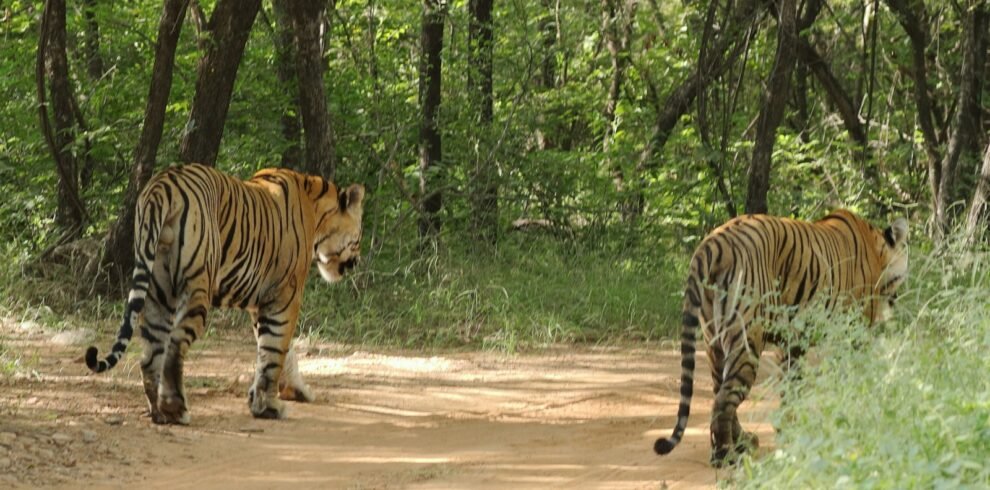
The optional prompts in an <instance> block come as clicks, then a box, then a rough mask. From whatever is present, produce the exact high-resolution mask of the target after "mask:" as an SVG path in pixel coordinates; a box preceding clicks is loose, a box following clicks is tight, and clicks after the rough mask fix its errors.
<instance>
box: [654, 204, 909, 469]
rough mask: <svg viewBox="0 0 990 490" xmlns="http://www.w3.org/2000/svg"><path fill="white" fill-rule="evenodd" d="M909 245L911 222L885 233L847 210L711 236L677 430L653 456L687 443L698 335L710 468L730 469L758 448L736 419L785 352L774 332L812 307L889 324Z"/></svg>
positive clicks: (688, 330)
mask: <svg viewBox="0 0 990 490" xmlns="http://www.w3.org/2000/svg"><path fill="white" fill-rule="evenodd" d="M907 238H908V226H907V221H905V220H904V219H903V218H900V219H897V220H896V221H894V222H893V223H892V224H891V225H890V226H889V227H887V228H886V229H883V230H880V229H878V228H875V227H874V226H872V225H870V224H869V223H867V222H866V221H864V220H863V219H861V218H859V217H858V216H856V215H855V214H853V213H852V212H850V211H847V210H838V211H835V212H833V213H831V214H829V215H828V216H826V217H824V218H822V219H820V220H818V221H816V222H813V223H811V222H806V221H798V220H793V219H788V218H778V217H773V216H767V215H747V216H741V217H737V218H734V219H732V220H730V221H728V222H726V223H725V224H723V225H722V226H720V227H718V228H716V229H715V230H714V231H712V232H711V233H710V234H709V235H708V236H707V237H705V238H704V240H702V242H701V244H700V245H699V246H698V247H697V249H696V250H695V252H694V254H693V255H692V258H691V263H690V272H689V275H688V279H687V286H686V288H685V292H684V303H683V312H682V334H681V371H682V374H681V389H680V393H681V399H680V405H679V408H678V411H677V422H676V426H675V427H674V430H673V433H672V435H671V436H670V437H669V438H660V439H657V441H656V444H655V445H654V450H655V451H656V452H657V453H658V454H667V453H669V452H670V451H672V450H673V449H674V447H676V446H677V444H678V443H679V442H680V440H681V438H682V437H683V436H684V430H685V428H686V427H687V421H688V414H689V413H690V408H691V396H692V394H693V384H694V367H695V363H694V358H695V343H696V340H697V334H698V329H699V328H700V329H701V332H702V334H703V338H704V342H705V350H706V351H707V354H708V359H709V361H710V363H711V370H712V373H711V374H712V380H713V382H714V393H715V402H714V406H713V408H712V419H711V429H710V433H711V444H712V458H711V460H712V464H713V465H715V466H722V465H724V464H726V463H729V464H731V463H733V462H734V460H735V458H736V457H737V456H738V455H739V454H740V453H742V452H744V451H746V450H748V449H753V448H755V447H757V446H758V444H759V443H758V440H757V437H756V436H755V435H754V434H752V433H748V432H744V431H743V430H742V426H741V425H740V423H739V418H738V416H737V414H736V410H737V408H738V407H739V404H740V403H742V402H743V400H745V399H746V397H747V395H748V394H749V391H750V389H751V388H752V387H753V384H754V382H755V380H756V373H757V367H758V366H759V359H760V354H761V353H762V352H763V346H764V343H766V342H773V343H775V344H778V345H780V344H786V342H784V341H783V339H782V338H781V336H780V335H777V334H775V333H774V332H773V330H775V329H770V328H768V327H770V326H773V325H777V324H780V323H781V322H784V323H786V322H787V321H788V320H789V319H790V318H793V316H794V314H795V313H796V312H797V311H798V310H800V309H802V308H804V307H805V306H806V305H808V304H809V303H810V302H812V301H814V302H820V303H822V304H824V306H825V308H826V310H829V309H833V308H836V307H862V308H863V314H864V316H865V319H866V320H867V322H869V323H870V324H873V323H876V322H879V321H882V320H885V319H886V318H887V317H888V316H889V314H890V310H891V308H892V307H893V305H894V301H895V300H896V298H897V288H898V286H900V285H901V284H902V283H903V282H904V281H905V280H906V278H907V273H908V249H907ZM780 347H781V348H782V349H783V350H784V352H785V357H787V358H788V360H789V361H790V360H793V358H795V357H798V356H800V355H802V354H803V351H802V349H801V347H799V346H794V345H790V346H788V345H780Z"/></svg>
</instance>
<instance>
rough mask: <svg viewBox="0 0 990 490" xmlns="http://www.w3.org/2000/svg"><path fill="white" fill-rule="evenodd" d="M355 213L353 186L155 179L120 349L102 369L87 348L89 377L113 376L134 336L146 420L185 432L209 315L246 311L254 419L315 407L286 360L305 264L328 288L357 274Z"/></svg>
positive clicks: (139, 233) (188, 176) (281, 174)
mask: <svg viewBox="0 0 990 490" xmlns="http://www.w3.org/2000/svg"><path fill="white" fill-rule="evenodd" d="M363 202H364V187H362V186H361V185H357V184H355V185H352V186H350V187H348V188H347V189H346V190H342V189H338V188H337V186H336V185H334V184H333V183H332V182H330V181H327V180H325V179H323V178H322V177H317V176H312V175H305V174H301V173H297V172H294V171H292V170H286V169H266V170H261V171H259V172H257V173H256V174H255V175H254V176H253V177H252V178H251V179H249V180H247V181H241V180H239V179H236V178H234V177H231V176H229V175H226V174H224V173H221V172H219V171H217V170H215V169H213V168H211V167H206V166H203V165H196V164H193V165H184V166H178V167H172V168H169V169H168V170H165V171H164V172H162V173H160V174H158V175H156V176H155V177H153V178H152V179H151V180H150V181H149V182H148V185H147V186H146V187H145V189H144V190H143V191H142V192H141V196H140V198H139V199H138V204H137V212H136V217H135V222H134V263H135V267H134V273H133V276H132V283H131V290H130V294H129V296H128V300H127V306H126V309H125V311H124V320H123V324H122V325H121V327H120V331H119V332H118V334H117V341H116V343H114V345H113V348H112V349H111V352H110V354H109V355H108V356H107V357H106V358H105V359H103V360H99V359H98V352H97V349H96V348H95V347H90V348H89V349H88V350H87V351H86V365H87V366H88V367H89V368H90V369H91V370H93V371H95V372H103V371H106V370H108V369H110V368H112V367H114V365H116V364H117V362H118V361H119V360H120V358H121V356H123V354H124V351H125V350H126V349H127V345H128V344H129V343H130V339H131V335H132V333H133V329H134V328H135V327H137V328H138V330H139V331H140V334H141V339H142V341H144V343H145V349H144V358H143V360H142V361H141V372H142V375H143V379H144V390H145V395H146V396H147V398H148V406H149V409H150V413H151V418H152V420H153V421H154V422H155V423H178V424H188V423H189V410H188V400H187V398H186V395H185V390H184V389H183V383H182V366H183V363H184V361H185V357H186V353H187V352H188V350H189V347H190V346H191V345H192V343H193V342H195V341H196V339H198V338H200V337H202V336H203V334H204V332H205V329H206V316H207V312H208V311H209V309H210V307H211V306H214V307H228V308H238V309H242V310H247V311H248V312H249V313H250V314H251V318H252V320H253V323H254V333H255V337H256V339H257V345H258V351H257V368H256V372H255V378H254V383H253V384H252V386H251V388H250V390H249V391H248V398H249V401H248V403H249V406H250V409H251V413H252V414H253V415H254V416H255V417H259V418H282V417H284V414H285V407H284V404H283V403H282V402H281V401H279V399H278V398H279V395H281V397H282V398H284V399H296V400H300V401H311V400H312V395H311V394H310V392H309V389H308V388H307V387H306V386H305V384H304V382H303V381H302V378H301V377H300V376H299V373H298V370H297V366H296V365H295V356H294V355H293V354H292V353H291V352H290V347H291V341H292V335H293V332H294V331H295V328H296V321H297V319H298V317H299V308H300V306H301V305H302V298H303V288H304V285H305V283H306V276H307V275H308V273H309V268H310V264H311V263H312V262H313V260H314V259H315V260H316V261H317V265H318V268H319V270H320V274H321V275H322V276H323V278H324V279H325V280H326V281H328V282H336V281H339V280H340V279H341V278H342V277H343V275H344V273H345V272H347V270H349V269H350V268H351V267H353V266H354V264H355V261H357V260H358V258H359V256H360V251H361V215H362V210H363ZM287 354H288V356H287ZM287 357H288V365H286V358H287ZM283 367H284V368H285V370H286V372H285V375H284V376H283ZM280 381H281V382H280ZM280 384H281V390H280V386H279V385H280Z"/></svg>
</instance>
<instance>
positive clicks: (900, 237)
mask: <svg viewBox="0 0 990 490" xmlns="http://www.w3.org/2000/svg"><path fill="white" fill-rule="evenodd" d="M873 241H874V246H875V247H876V250H877V257H878V258H879V259H880V267H881V268H882V272H881V273H880V278H879V280H878V281H877V282H876V296H877V300H878V301H877V302H878V306H879V308H878V311H876V312H875V313H876V315H875V318H876V319H877V320H879V321H885V320H887V319H889V318H890V317H891V316H892V315H893V308H894V303H895V302H896V301H897V288H898V287H900V285H901V284H903V283H904V281H906V280H907V276H908V243H907V242H908V223H907V220H905V219H904V218H897V219H896V220H895V221H894V222H893V223H891V224H890V226H888V227H887V228H885V229H884V230H883V231H879V230H877V231H876V232H875V233H874V237H873Z"/></svg>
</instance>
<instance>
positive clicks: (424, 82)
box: [419, 0, 444, 239]
mask: <svg viewBox="0 0 990 490" xmlns="http://www.w3.org/2000/svg"><path fill="white" fill-rule="evenodd" d="M443 9H444V6H443V3H442V0H423V28H422V34H421V36H420V47H421V52H420V62H419V103H420V109H421V120H420V126H419V192H420V199H421V206H422V214H421V215H420V219H419V236H420V238H424V239H426V238H430V239H435V238H436V237H437V235H439V233H440V215H439V212H440V208H441V206H442V203H443V201H442V199H441V190H440V182H441V179H440V178H438V176H439V174H440V172H438V170H439V169H438V168H436V167H438V166H440V165H442V164H443V163H442V161H441V156H442V155H441V151H440V148H441V147H440V128H439V127H438V124H437V113H438V112H439V108H440V73H441V70H440V68H441V61H442V58H441V56H440V55H441V51H442V50H443V23H444V10H443Z"/></svg>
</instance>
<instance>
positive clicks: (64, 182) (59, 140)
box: [36, 0, 88, 240]
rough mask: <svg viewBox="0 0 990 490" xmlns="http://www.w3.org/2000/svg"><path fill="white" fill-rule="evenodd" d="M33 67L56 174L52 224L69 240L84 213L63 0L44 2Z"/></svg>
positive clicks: (79, 229)
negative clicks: (47, 90) (47, 92)
mask: <svg viewBox="0 0 990 490" xmlns="http://www.w3.org/2000/svg"><path fill="white" fill-rule="evenodd" d="M36 69H37V71H36V77H37V80H36V81H37V85H38V110H39V116H40V120H41V129H42V133H43V135H44V137H45V140H46V142H47V143H48V148H49V150H50V151H51V153H52V158H53V159H54V160H55V166H56V169H57V170H58V176H59V182H58V206H57V208H56V211H55V225H56V226H57V227H58V228H59V229H61V230H62V231H63V235H62V239H63V240H70V239H74V238H78V237H80V236H82V232H83V230H84V227H85V224H86V221H87V220H88V215H87V213H86V207H85V205H84V203H83V201H82V199H81V197H80V196H79V164H78V162H77V161H76V157H75V155H74V154H73V152H72V145H73V144H74V143H75V140H76V126H75V119H76V118H75V115H76V114H75V112H74V106H75V103H74V101H73V94H72V79H71V78H70V77H69V60H68V57H67V54H66V35H65V0H48V1H46V2H45V7H44V12H43V13H42V22H41V32H40V35H39V45H38V59H37V66H36ZM46 78H47V79H48V80H49V82H50V84H51V106H52V116H53V118H54V122H55V128H54V132H53V131H52V127H51V123H50V122H49V119H48V117H49V116H48V103H47V102H46V101H45V79H46Z"/></svg>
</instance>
